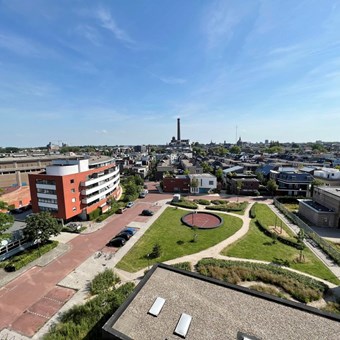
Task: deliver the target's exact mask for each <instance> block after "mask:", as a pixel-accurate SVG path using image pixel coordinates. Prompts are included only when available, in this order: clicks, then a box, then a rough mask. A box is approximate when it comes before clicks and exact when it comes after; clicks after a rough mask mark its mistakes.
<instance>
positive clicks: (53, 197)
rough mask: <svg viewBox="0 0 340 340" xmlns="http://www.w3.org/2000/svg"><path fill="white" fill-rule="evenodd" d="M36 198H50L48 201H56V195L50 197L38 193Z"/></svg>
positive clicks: (49, 195)
mask: <svg viewBox="0 0 340 340" xmlns="http://www.w3.org/2000/svg"><path fill="white" fill-rule="evenodd" d="M37 196H38V198H50V199H54V200H56V199H57V195H51V194H42V193H38V194H37Z"/></svg>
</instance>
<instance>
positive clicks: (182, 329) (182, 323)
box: [174, 313, 192, 338]
mask: <svg viewBox="0 0 340 340" xmlns="http://www.w3.org/2000/svg"><path fill="white" fill-rule="evenodd" d="M191 319H192V317H191V316H190V315H189V314H185V313H182V315H181V317H180V319H179V321H178V324H177V326H176V329H175V331H174V333H175V334H177V335H179V336H181V337H183V338H185V337H186V335H187V333H188V330H189V327H190V323H191Z"/></svg>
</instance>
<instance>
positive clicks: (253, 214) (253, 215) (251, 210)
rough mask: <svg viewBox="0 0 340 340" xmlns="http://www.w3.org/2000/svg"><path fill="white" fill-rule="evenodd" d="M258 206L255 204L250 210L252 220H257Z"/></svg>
mask: <svg viewBox="0 0 340 340" xmlns="http://www.w3.org/2000/svg"><path fill="white" fill-rule="evenodd" d="M256 204H257V203H254V204H253V206H252V207H251V209H250V210H249V217H250V218H256Z"/></svg>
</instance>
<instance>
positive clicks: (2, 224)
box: [0, 213, 14, 234]
mask: <svg viewBox="0 0 340 340" xmlns="http://www.w3.org/2000/svg"><path fill="white" fill-rule="evenodd" d="M13 222H14V218H13V216H12V215H9V214H5V213H0V234H1V233H3V232H4V231H5V230H7V229H8V228H10V227H11V226H12V224H13Z"/></svg>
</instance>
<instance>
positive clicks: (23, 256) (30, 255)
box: [5, 241, 59, 272]
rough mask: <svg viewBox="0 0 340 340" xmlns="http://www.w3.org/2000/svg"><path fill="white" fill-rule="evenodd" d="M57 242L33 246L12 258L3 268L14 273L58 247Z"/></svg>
mask: <svg viewBox="0 0 340 340" xmlns="http://www.w3.org/2000/svg"><path fill="white" fill-rule="evenodd" d="M58 243H59V242H58V241H48V242H47V243H46V244H43V245H40V246H39V245H34V246H32V247H31V248H29V249H26V250H24V251H23V252H22V253H19V254H18V255H15V256H13V257H12V258H11V259H10V260H9V261H8V262H7V265H6V266H5V270H6V271H8V272H14V271H16V270H19V269H20V268H22V267H25V266H26V265H27V264H29V263H30V262H32V261H34V260H36V259H38V258H39V257H40V256H41V255H44V254H46V253H48V252H49V251H51V250H52V249H53V248H55V247H56V246H57V245H58Z"/></svg>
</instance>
